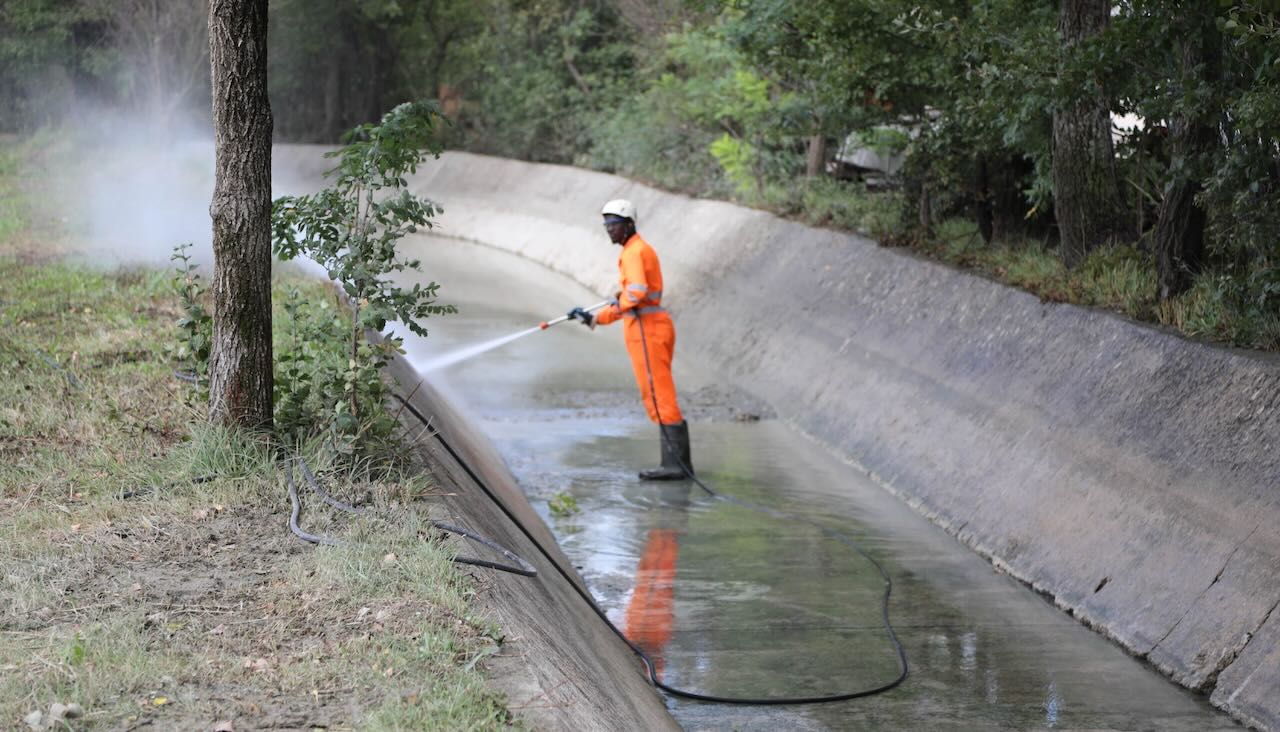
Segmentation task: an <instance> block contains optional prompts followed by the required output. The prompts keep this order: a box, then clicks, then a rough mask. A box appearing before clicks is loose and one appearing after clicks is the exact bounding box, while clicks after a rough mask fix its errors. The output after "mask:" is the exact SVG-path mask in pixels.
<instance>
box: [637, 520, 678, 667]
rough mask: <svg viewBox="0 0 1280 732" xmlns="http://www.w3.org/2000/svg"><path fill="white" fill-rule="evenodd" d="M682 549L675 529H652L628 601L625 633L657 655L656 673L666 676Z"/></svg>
mask: <svg viewBox="0 0 1280 732" xmlns="http://www.w3.org/2000/svg"><path fill="white" fill-rule="evenodd" d="M679 553H680V544H679V542H678V540H677V533H676V532H675V531H674V530H672V529H650V531H649V540H648V541H647V542H645V546H644V553H643V554H641V555H640V565H639V566H638V567H636V588H635V591H634V592H632V593H631V602H629V603H627V617H626V621H627V624H626V628H624V630H623V633H624V634H625V635H626V636H627V638H628V639H629V640H630V641H631V642H632V643H635V644H636V645H637V646H639V647H640V650H642V651H644V652H645V654H646V655H648V656H649V657H650V658H651V659H653V673H654V675H655V676H657V677H658V678H661V677H662V668H663V666H664V665H665V663H664V661H663V655H662V654H663V650H664V649H665V648H666V646H667V643H668V642H670V641H671V626H672V624H673V622H674V620H675V612H674V607H673V606H674V603H675V581H676V557H677V556H678V555H679Z"/></svg>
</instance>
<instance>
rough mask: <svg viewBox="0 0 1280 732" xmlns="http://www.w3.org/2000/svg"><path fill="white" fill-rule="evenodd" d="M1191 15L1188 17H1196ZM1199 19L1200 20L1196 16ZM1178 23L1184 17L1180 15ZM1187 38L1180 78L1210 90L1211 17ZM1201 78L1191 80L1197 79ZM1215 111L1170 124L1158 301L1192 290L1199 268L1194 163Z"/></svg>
mask: <svg viewBox="0 0 1280 732" xmlns="http://www.w3.org/2000/svg"><path fill="white" fill-rule="evenodd" d="M1195 12H1196V11H1195V10H1190V11H1189V15H1191V17H1195V15H1194V14H1195ZM1200 15H1205V13H1204V12H1203V11H1201V13H1200ZM1183 17H1188V16H1187V15H1184V16H1183ZM1193 25H1194V26H1197V27H1193V28H1192V29H1190V30H1191V31H1192V33H1190V34H1183V35H1182V40H1181V44H1182V54H1181V56H1182V59H1181V66H1182V69H1181V71H1182V78H1183V79H1186V80H1187V83H1191V84H1197V83H1202V84H1206V85H1213V84H1215V83H1216V82H1217V80H1218V77H1219V69H1220V64H1219V60H1218V57H1219V54H1220V52H1221V44H1220V37H1219V35H1218V30H1217V27H1216V26H1215V25H1214V20H1213V17H1212V14H1211V13H1210V14H1208V18H1207V22H1203V23H1199V24H1194V23H1193ZM1197 73H1198V74H1200V75H1201V77H1200V78H1198V79H1197V78H1195V75H1196V74H1197ZM1220 111H1221V110H1219V109H1216V108H1209V109H1192V110H1185V111H1184V113H1183V114H1180V115H1178V116H1177V117H1174V118H1173V119H1172V120H1170V124H1169V136H1170V142H1171V147H1172V167H1173V170H1174V171H1175V174H1174V177H1173V179H1172V180H1171V181H1170V182H1169V185H1168V187H1167V188H1166V190H1165V194H1164V198H1163V199H1162V200H1161V202H1160V212H1159V216H1158V218H1157V219H1156V230H1155V250H1156V282H1157V294H1158V295H1159V297H1160V299H1161V300H1168V299H1169V298H1171V297H1174V296H1177V295H1181V294H1182V293H1184V292H1186V291H1187V290H1189V289H1191V285H1192V281H1193V278H1194V276H1195V274H1196V273H1197V272H1199V271H1200V268H1201V266H1202V265H1203V263H1204V227H1205V221H1206V215H1205V211H1204V209H1202V208H1201V207H1200V206H1199V205H1197V204H1196V194H1198V193H1199V192H1200V190H1201V181H1200V177H1199V175H1198V174H1197V173H1196V172H1195V171H1196V169H1197V167H1198V165H1197V163H1198V161H1199V159H1200V158H1201V156H1203V155H1204V154H1206V153H1208V152H1210V151H1212V150H1213V146H1214V138H1215V133H1216V125H1215V120H1216V119H1217V117H1218V114H1219V113H1220Z"/></svg>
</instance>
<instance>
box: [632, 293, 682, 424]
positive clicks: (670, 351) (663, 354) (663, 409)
mask: <svg viewBox="0 0 1280 732" xmlns="http://www.w3.org/2000/svg"><path fill="white" fill-rule="evenodd" d="M640 318H642V319H643V320H644V336H645V342H646V343H647V344H648V346H649V367H650V368H652V369H653V389H654V391H655V392H656V393H657V402H658V410H657V411H656V412H655V411H654V408H653V402H654V395H653V394H651V393H650V391H649V372H648V371H647V370H646V369H645V359H644V348H643V345H642V344H641V342H640V325H641V324H640V323H639V322H637V319H636V318H634V317H632V318H627V319H626V341H627V353H628V354H630V356H631V369H632V370H633V371H634V372H635V375H636V386H638V387H640V399H641V401H643V402H644V408H645V411H647V412H648V413H649V419H651V420H653V421H654V422H657V423H658V424H680V423H681V422H683V421H684V416H683V415H682V414H680V405H679V404H678V403H677V402H676V382H675V380H674V379H672V378H671V359H672V357H674V356H675V351H676V329H675V325H674V324H673V323H672V322H671V316H670V315H668V314H667V313H666V312H656V313H652V314H649V315H641V316H640Z"/></svg>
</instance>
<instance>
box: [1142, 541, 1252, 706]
mask: <svg viewBox="0 0 1280 732" xmlns="http://www.w3.org/2000/svg"><path fill="white" fill-rule="evenodd" d="M1263 523H1264V522H1263V521H1259V522H1258V525H1257V526H1254V527H1253V530H1252V531H1250V532H1249V533H1248V534H1246V535H1245V537H1244V538H1243V539H1241V540H1240V541H1239V542H1237V543H1236V545H1235V546H1234V547H1232V549H1231V552H1230V553H1229V554H1227V558H1226V560H1225V561H1223V562H1222V567H1220V568H1219V569H1218V572H1217V574H1215V575H1214V576H1213V581H1211V582H1210V583H1209V585H1208V586H1207V587H1205V588H1204V589H1203V590H1201V591H1200V594H1198V595H1196V599H1194V600H1192V601H1191V603H1190V604H1189V605H1187V609H1186V610H1184V611H1183V612H1182V615H1181V616H1179V617H1178V619H1177V620H1176V621H1174V623H1173V625H1171V626H1169V630H1167V631H1165V634H1164V635H1162V636H1160V639H1159V640H1157V641H1156V642H1155V643H1153V644H1151V648H1150V650H1148V651H1147V652H1146V653H1144V654H1142V655H1143V657H1145V658H1150V656H1151V654H1152V653H1155V651H1156V649H1157V648H1159V647H1160V644H1161V643H1164V642H1165V640H1167V639H1168V638H1169V636H1171V635H1173V631H1175V630H1177V629H1178V626H1179V625H1182V621H1183V620H1186V619H1187V616H1188V615H1190V614H1191V611H1192V610H1194V609H1195V608H1196V605H1198V604H1200V601H1201V600H1203V599H1204V596H1205V595H1207V594H1209V590H1212V589H1213V586H1214V585H1216V584H1218V581H1219V580H1221V579H1222V575H1223V574H1225V573H1226V571H1227V567H1229V566H1230V565H1231V560H1232V559H1234V558H1235V556H1236V552H1238V551H1240V547H1242V546H1244V545H1245V544H1247V543H1249V540H1250V539H1252V538H1253V535H1254V534H1256V533H1257V532H1258V529H1260V528H1262V524H1263ZM1274 609H1275V607H1274V606H1273V607H1272V610H1274ZM1270 615H1271V611H1270V610H1268V611H1267V617H1270ZM1255 632H1256V630H1255ZM1248 642H1249V641H1248V640H1246V641H1245V644H1247V643H1248ZM1243 649H1244V646H1243V645H1242V646H1241V647H1240V648H1238V649H1236V651H1235V653H1229V654H1227V655H1226V656H1224V658H1226V657H1230V658H1231V660H1235V657H1236V656H1237V655H1239V653H1240V651H1242V650H1243ZM1228 665H1230V661H1228V662H1227V663H1226V664H1222V663H1221V661H1220V662H1219V667H1218V668H1216V669H1215V670H1214V671H1211V672H1210V673H1209V675H1208V676H1206V677H1205V680H1204V682H1202V683H1200V684H1197V685H1196V686H1195V687H1193V688H1195V689H1196V690H1197V691H1212V689H1213V685H1214V683H1216V681H1217V678H1218V674H1220V673H1222V670H1223V669H1225V668H1226V667H1227V666H1228Z"/></svg>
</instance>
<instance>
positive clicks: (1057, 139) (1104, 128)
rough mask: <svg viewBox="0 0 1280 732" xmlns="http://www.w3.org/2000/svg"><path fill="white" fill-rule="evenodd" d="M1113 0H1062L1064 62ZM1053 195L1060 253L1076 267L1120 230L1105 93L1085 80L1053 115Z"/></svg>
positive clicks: (1103, 19) (1099, 27)
mask: <svg viewBox="0 0 1280 732" xmlns="http://www.w3.org/2000/svg"><path fill="white" fill-rule="evenodd" d="M1110 8H1111V3H1110V2H1109V0H1062V6H1061V9H1060V10H1059V13H1058V33H1059V35H1060V36H1061V41H1062V51H1061V56H1062V64H1061V65H1062V66H1063V67H1065V66H1066V60H1067V58H1068V57H1069V56H1070V54H1071V52H1072V50H1073V49H1074V47H1075V46H1076V45H1077V44H1078V43H1080V42H1081V41H1085V40H1087V39H1089V38H1092V37H1093V36H1096V35H1098V34H1100V33H1101V32H1102V31H1103V29H1104V28H1105V27H1106V25H1107V18H1108V14H1109V12H1110ZM1053 197H1054V204H1053V205H1054V212H1055V213H1056V215H1057V219H1058V232H1059V237H1060V240H1061V247H1062V258H1063V261H1065V262H1066V264H1067V265H1068V266H1075V265H1076V264H1079V263H1080V261H1081V260H1083V259H1084V258H1085V257H1086V256H1087V255H1088V254H1089V252H1090V251H1092V250H1093V249H1095V248H1096V247H1098V246H1099V245H1101V244H1104V243H1107V242H1108V241H1109V240H1111V239H1112V238H1113V237H1115V235H1116V233H1117V232H1118V231H1119V226H1118V225H1119V206H1118V202H1119V201H1120V188H1119V186H1118V184H1117V183H1116V173H1115V153H1114V150H1113V148H1112V145H1111V116H1110V110H1109V109H1108V106H1107V100H1106V96H1105V94H1104V93H1103V90H1102V89H1101V88H1098V87H1097V85H1096V84H1094V83H1092V82H1087V83H1086V84H1085V86H1084V88H1081V89H1079V90H1077V91H1076V93H1075V94H1074V95H1073V99H1072V101H1071V102H1068V103H1067V104H1065V105H1064V106H1063V107H1062V108H1060V109H1057V110H1055V111H1054V114H1053Z"/></svg>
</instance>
